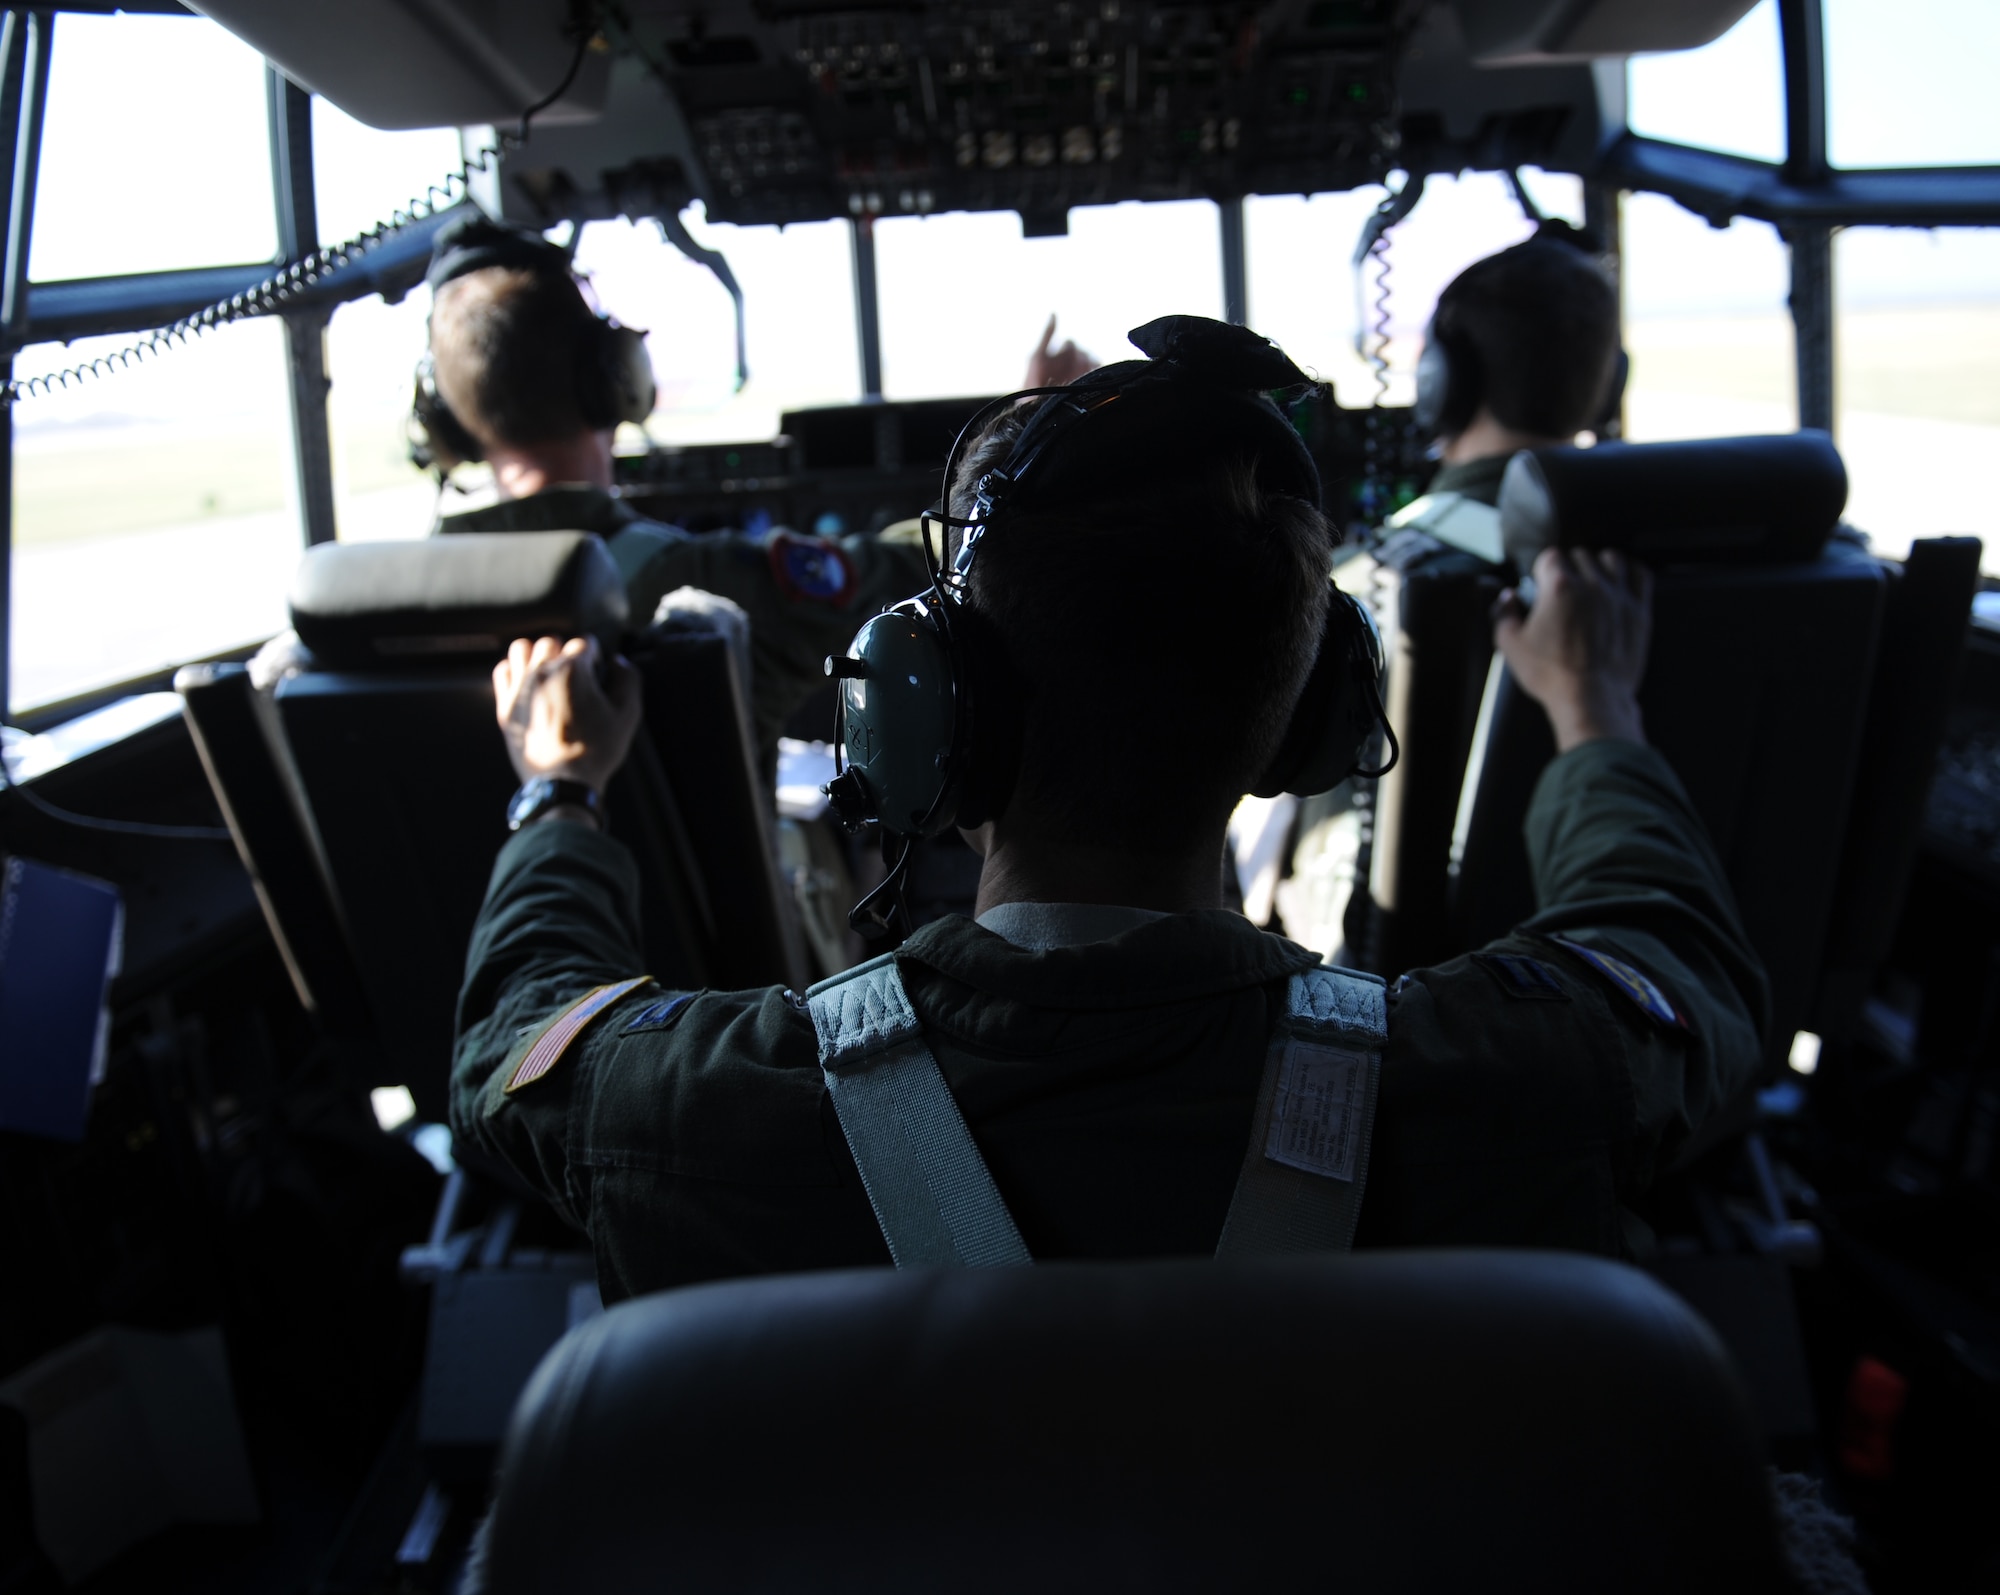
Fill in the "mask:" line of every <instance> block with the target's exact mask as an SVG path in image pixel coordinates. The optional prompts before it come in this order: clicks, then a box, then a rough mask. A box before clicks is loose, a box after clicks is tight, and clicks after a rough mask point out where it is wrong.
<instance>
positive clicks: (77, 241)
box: [28, 14, 278, 282]
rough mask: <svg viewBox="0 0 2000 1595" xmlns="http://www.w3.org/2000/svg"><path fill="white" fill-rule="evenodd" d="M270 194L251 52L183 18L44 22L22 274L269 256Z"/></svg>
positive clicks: (49, 275)
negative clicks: (37, 138) (51, 33)
mask: <svg viewBox="0 0 2000 1595" xmlns="http://www.w3.org/2000/svg"><path fill="white" fill-rule="evenodd" d="M270 194H271V154H270V137H269V134H268V133H267V132H266V119H265V91H264V62H263V59H262V58H261V57H260V56H259V55H258V54H257V52H256V51H255V50H253V49H251V48H250V47H249V46H248V45H247V44H244V43H242V42H241V41H240V40H238V39H236V38H234V37H232V36H231V35H230V34H228V33H225V32H224V31H223V30H222V29H221V28H220V27H218V26H217V25H216V24H215V23H213V22H207V21H203V20H199V19H196V18H192V17H145V16H115V17H92V16H76V15H70V14H64V15H62V16H60V17H59V18H57V21H56V27H55V45H54V49H53V50H52V52H51V53H50V56H49V94H48V110H47V115H46V119H45V121H44V123H43V131H42V161H41V168H40V175H39V180H38V184H37V187H36V192H35V228H34V237H33V241H32V246H31V248H30V250H29V255H28V271H29V276H30V277H31V278H32V279H33V280H34V281H37V282H56V281H60V280H63V279H66V278H72V277H106V276H123V275H127V274H130V273H133V272H143V271H170V270H174V269H177V268H183V267H190V266H225V265H242V264H249V263H252V262H257V261H266V260H271V259H274V258H275V257H276V255H277V252H278V234H277V222H276V219H275V215H274V212H273V208H272V205H271V201H270ZM246 196H250V198H249V201H248V202H247V203H246Z"/></svg>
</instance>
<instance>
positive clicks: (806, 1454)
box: [483, 1252, 1781, 1595]
mask: <svg viewBox="0 0 2000 1595" xmlns="http://www.w3.org/2000/svg"><path fill="white" fill-rule="evenodd" d="M485 1550H486V1555H485V1557H484V1573H483V1576H484V1578H485V1580H486V1588H487V1589H488V1590H489V1591H490V1592H492V1595H511V1592H518V1591H531V1590H532V1591H554V1590H583V1589H588V1590H592V1591H597V1592H600V1595H611V1592H618V1591H627V1590H633V1591H636V1590H641V1589H646V1590H652V1589H665V1588H671V1589H674V1590H678V1591H710V1590H722V1589H729V1590H785V1591H795V1590H857V1591H859V1590H867V1591H871V1592H899V1591H911V1592H915V1591H919V1590H923V1591H934V1590H941V1589H951V1590H994V1591H1001V1590H1006V1591H1015V1592H1018V1591H1022V1590H1036V1591H1047V1590H1079V1591H1081V1590H1089V1591H1093V1592H1095V1591H1102V1590H1107V1589H1133V1590H1139V1589H1143V1590H1148V1591H1155V1592H1158V1591H1179V1590H1190V1591H1192V1590H1226V1589H1260V1590H1278V1589H1290V1588H1298V1589H1307V1588H1310V1589H1354V1590H1387V1589H1396V1590H1432V1589H1436V1590H1453V1591H1461V1590H1474V1589H1476V1590H1515V1589H1518V1590H1528V1589H1533V1590H1536V1591H1552V1590H1553V1591H1561V1590H1577V1591H1583V1590H1590V1591H1602V1590H1611V1589H1616V1590H1620V1591H1628V1592H1629V1591H1644V1590H1660V1591H1666V1590H1676V1591H1679V1590H1692V1589H1700V1590H1704V1591H1716V1590H1748V1589H1769V1588H1774V1587H1781V1586H1780V1585H1779V1584H1778V1579H1779V1574H1778V1562H1777V1555H1778V1553H1777V1549H1776V1539H1775V1531H1774V1528H1773V1525H1772V1520H1771V1510H1770V1503H1769V1498H1768V1495H1767V1493H1766V1488H1765V1484H1764V1478H1763V1471H1762V1467H1761V1458H1760V1456H1759V1452H1758V1442H1757V1439H1756V1428H1755V1424H1754V1422H1753V1420H1752V1419H1751V1417H1750V1415H1749V1413H1748V1410H1747V1408H1746V1406H1745V1403H1744V1399H1743V1396H1742V1395H1741V1393H1740V1391H1739V1390H1738V1388H1737V1385H1736V1382H1735V1379H1734V1376H1733V1373H1732V1372H1731V1370H1730V1368H1729V1366H1728V1364H1727V1361H1726V1358H1725V1356H1724V1354H1723V1352H1722V1350H1721V1349H1720V1347H1719V1346H1718V1344H1717V1343H1716V1341H1715V1339H1714V1338H1713V1336H1712V1335H1711V1333H1710V1332H1709V1331H1708V1329H1707V1328H1706V1327H1705V1326H1704V1325H1702V1324H1701V1323H1700V1322H1699V1321H1698V1320H1697V1319H1696V1318H1695V1317H1694V1315H1693V1314H1692V1313H1691V1312H1689V1311H1688V1309H1687V1308H1686V1307H1684V1306H1683V1305H1682V1304H1681V1303H1680V1302H1679V1301H1678V1300H1677V1299H1675V1298H1674V1297H1672V1296H1671V1295H1669V1294H1668V1293H1667V1292H1666V1291H1665V1290H1663V1289H1662V1288H1660V1287H1659V1286H1658V1285H1656V1284H1654V1283H1653V1282H1652V1281H1651V1280H1649V1279H1647V1278H1646V1277H1645V1276H1644V1275H1641V1274H1639V1273H1637V1272H1635V1271H1633V1270H1631V1269H1627V1268H1624V1267H1621V1266H1619V1265H1616V1264H1611V1263H1606V1262H1602V1261H1598V1260H1595V1259H1590V1258H1583V1257H1574V1256H1559V1255H1555V1254H1548V1253H1502V1252H1481V1253H1472V1252H1466V1253H1449V1252H1429V1253H1401V1254H1398V1253H1375V1254H1362V1255H1357V1256H1349V1257H1341V1258H1323V1259H1322V1258H1314V1259H1306V1260H1287V1261H1284V1262H1280V1263H1259V1264H1254V1265H1226V1264H1218V1263H1211V1262H1206V1261H1202V1262H1187V1263H1146V1264H1123V1265H1109V1266H1107V1265H1085V1264H1055V1265H1045V1266H1042V1267H1037V1268H1032V1269H1030V1268H994V1269H968V1270H961V1271H925V1270H914V1271H907V1272H900V1273H892V1272H890V1271H887V1270H879V1271H857V1272H846V1273H833V1272H829V1273H819V1274H806V1275H793V1276H783V1277H777V1278H769V1279H762V1280H747V1281H741V1282H730V1283H724V1284H716V1285H708V1286H700V1287H696V1288H693V1289H688V1290H680V1291H670V1292H666V1293H663V1294H660V1295H657V1296H651V1297H643V1298H640V1299H638V1300H636V1301H632V1302H628V1303H625V1304H623V1305H620V1306H618V1307H615V1308H613V1309H612V1310H611V1311H610V1312H608V1313H606V1314H605V1315H604V1316H603V1317H601V1318H600V1319H598V1320H596V1321H595V1322H593V1323H591V1324H589V1325H587V1326H585V1327H583V1328H581V1329H579V1330H577V1331H576V1332H575V1333H573V1334H572V1335H570V1336H569V1337H568V1338H567V1339H565V1340H564V1341H563V1342H561V1343H560V1344H559V1345H558V1346H557V1347H556V1349H555V1350H554V1351H552V1352H551V1353H550V1355H549V1356H548V1358H547V1359H546V1360H545V1361H544V1362H543V1364H542V1366H541V1368H540V1369H539V1370H538V1371H537V1373H536V1375H535V1377H534V1379H533V1380H532V1381H531V1382H530V1384H529V1386H528V1388H527V1390H526V1391H525V1392H524V1394H523V1396H522V1400H521V1403H520V1406H519V1407H518V1408H517V1409H516V1412H515V1417H514V1422H513V1426H512V1428H511V1430H510V1433H509V1436H508V1440H507V1445H506V1450H505V1453H504V1457H503V1461H502V1464H501V1477H500V1483H499V1489H498V1495H497V1499H496V1504H495V1508H494V1513H493V1517H492V1520H491V1523H490V1528H489V1535H488V1541H487V1545H486V1547H485Z"/></svg>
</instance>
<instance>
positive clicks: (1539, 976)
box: [1472, 953, 1572, 1002]
mask: <svg viewBox="0 0 2000 1595" xmlns="http://www.w3.org/2000/svg"><path fill="white" fill-rule="evenodd" d="M1472 961H1473V962H1474V963H1475V964H1477V965H1478V966H1479V967H1480V968H1481V969H1483V970H1485V971H1486V973H1487V974H1489V975H1491V976H1492V977H1493V978H1494V979H1495V980H1497V981H1498V982H1499V983H1500V989H1501V990H1502V991H1504V992H1506V993H1507V995H1508V996H1510V997H1513V998H1516V999H1518V1000H1520V1001H1522V1002H1569V1001H1571V1000H1572V999H1571V997H1570V994H1569V993H1568V992H1566V991H1564V990H1563V989H1562V983H1561V982H1560V981H1559V980H1557V979H1556V975H1555V971H1554V970H1553V969H1551V968H1549V966H1548V965H1547V964H1545V963H1543V962H1542V961H1541V960H1540V959H1539V958H1529V957H1526V956H1525V955H1523V954H1521V953H1474V954H1473V955H1472Z"/></svg>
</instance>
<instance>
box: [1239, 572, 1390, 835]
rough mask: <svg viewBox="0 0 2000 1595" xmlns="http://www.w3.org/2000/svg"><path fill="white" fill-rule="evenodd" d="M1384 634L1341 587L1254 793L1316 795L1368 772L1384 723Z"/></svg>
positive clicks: (1266, 794)
mask: <svg viewBox="0 0 2000 1595" xmlns="http://www.w3.org/2000/svg"><path fill="white" fill-rule="evenodd" d="M1381 702H1382V634H1381V632H1380V631H1378V630H1377V629H1376V626H1375V617H1374V616H1373V615H1371V614H1369V613H1368V609H1367V606H1366V605H1365V604H1363V603H1362V602H1361V600H1360V599H1358V598H1356V597H1354V596H1353V595H1352V594H1350V593H1344V592H1342V591H1341V590H1340V589H1339V588H1338V587H1336V588H1334V589H1333V592H1332V594H1331V600H1330V602H1329V603H1328V604H1327V610H1326V628H1325V629H1324V630H1323V631H1322V632H1321V633H1320V640H1319V652H1318V654H1317V655H1315V656H1314V658H1313V666H1312V669H1311V671H1310V672H1308V674H1307V676H1306V684H1305V687H1304V689H1303V690H1302V691H1301V692H1300V693H1299V701H1298V702H1297V703H1296V704H1294V705H1293V706H1292V718H1291V723H1290V724H1289V725H1288V726H1287V727H1286V728H1285V735H1284V738H1283V740H1282V741H1280V742H1279V744H1278V751H1277V753H1276V754H1274V755H1273V756H1272V759H1271V762H1270V764H1269V765H1268V766H1266V768H1265V770H1264V774H1263V776H1262V777H1261V778H1260V779H1259V780H1258V782H1257V784H1256V785H1255V786H1254V787H1252V788H1251V791H1252V792H1253V793H1254V794H1255V795H1256V796H1258V797H1266V798H1268V797H1276V796H1278V795H1279V793H1281V792H1292V793H1296V794H1297V795H1298V796H1300V797H1310V796H1312V795H1313V794H1314V793H1316V792H1329V791H1331V790H1332V789H1333V788H1334V787H1337V786H1339V785H1340V783H1341V782H1342V781H1345V780H1346V779H1347V778H1348V777H1349V776H1350V775H1352V774H1354V772H1355V771H1356V770H1358V769H1360V768H1361V764H1362V761H1363V760H1364V759H1365V758H1366V757H1367V755H1368V752H1369V744H1370V743H1372V742H1373V741H1374V738H1375V732H1376V730H1377V728H1378V727H1379V725H1380V724H1381V719H1382V711H1381Z"/></svg>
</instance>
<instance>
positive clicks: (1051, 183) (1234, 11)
mask: <svg viewBox="0 0 2000 1595" xmlns="http://www.w3.org/2000/svg"><path fill="white" fill-rule="evenodd" d="M197 3H198V5H199V9H201V10H202V11H204V12H205V13H207V14H208V15H209V16H211V17H213V18H214V19H215V20H216V21H218V22H220V23H221V24H223V25H224V26H225V27H227V28H229V29H231V31H233V32H235V33H237V34H238V35H240V36H241V37H242V38H244V39H245V40H247V41H248V42H249V43H251V44H252V45H254V46H255V47H256V48H258V49H259V50H261V51H262V52H263V53H264V54H265V55H266V56H267V57H269V58H270V59H271V60H272V61H274V62H275V63H276V64H277V65H279V66H280V67H282V68H283V69H284V70H285V71H286V72H287V73H288V74H289V75H290V76H291V77H292V78H293V79H294V80H295V81H297V82H299V83H301V84H303V85H304V86H306V87H307V88H310V89H312V90H313V91H314V92H316V93H318V94H320V95H322V96H324V97H325V98H326V99H328V100H331V101H332V102H333V103H334V104H336V105H338V106H340V107H341V108H342V109H343V110H345V111H347V112H349V114H351V115H353V116H356V117H357V118H359V119H360V120H362V121H364V122H368V123H370V124H371V125H374V126H377V127H420V126H440V125H457V126H467V125H475V124H485V123H493V124H498V125H501V126H503V127H504V126H510V125H512V124H513V123H515V122H516V121H517V120H518V119H519V117H520V114H521V112H522V110H523V109H524V108H526V107H527V106H529V105H531V104H533V103H535V102H537V101H539V100H541V99H543V98H544V97H546V96H548V95H549V94H550V93H551V91H553V90H555V89H556V88H557V86H558V85H559V84H563V83H564V82H565V79H566V77H567V78H568V84H567V87H565V88H564V89H563V92H562V93H561V94H559V95H557V96H556V97H555V99H554V101H553V103H551V104H550V105H549V107H548V108H547V109H546V110H544V111H542V112H541V113H539V114H538V115H537V117H536V119H535V123H534V133H533V137H532V139H531V140H530V141H529V143H528V144H527V145H526V146H525V147H523V148H521V149H519V150H516V151H513V152H512V153H510V154H509V156H508V158H507V160H506V162H505V172H504V178H505V191H504V192H505V201H504V203H505V207H506V209H508V210H509V211H510V212H516V211H518V212H521V213H523V214H526V215H536V216H539V217H541V218H542V219H545V220H550V221H553V220H556V219H559V218H563V217H571V218H579V219H581V218H589V217H594V216H604V215H614V214H619V213H624V214H630V215H648V214H658V213H659V212H661V211H662V210H664V209H667V208H672V209H676V210H677V209H679V208H680V207H681V206H683V205H685V204H687V203H688V202H690V201H691V200H693V199H696V198H700V199H702V200H703V201H705V203H706V206H707V210H708V214H709V215H710V216H711V217H713V218H715V219H718V220H727V221H735V222H793V221H811V220H818V219H822V218H825V217H829V216H849V215H870V214H882V215H895V214H911V213H916V214H922V213H926V212H930V211H946V210H1016V211H1019V212H1020V213H1021V214H1022V216H1023V218H1024V219H1025V220H1026V222H1027V224H1028V226H1029V228H1030V229H1031V230H1059V229H1060V228H1061V226H1062V218H1063V216H1064V215H1065V214H1066V213H1067V211H1068V210H1069V208H1070V207H1071V206H1075V205H1093V204H1106V203H1111V202H1114V201H1118V200H1127V199H1149V200H1161V199H1182V198H1192V197H1197V196H1209V197H1213V198H1225V197H1230V196H1234V195H1239V194H1245V193H1293V192H1314V191H1319V190H1327V189H1343V188H1350V187H1353V186H1355V185H1357V184H1361V183H1366V182H1369V181H1372V180H1375V179H1377V178H1379V177H1380V176H1381V174H1382V173H1383V172H1385V171H1386V170H1388V169H1390V168H1392V167H1405V168H1410V169H1418V170H1429V169H1451V168H1457V167H1460V166H1466V165H1475V166H1500V165H1517V164H1535V165H1541V166H1548V167H1555V168H1559V169H1570V170H1577V169H1582V168H1584V167H1586V166H1588V165H1589V164H1590V162H1591V160H1592V158H1593V157H1594V155H1595V154H1596V152H1597V151H1598V150H1599V149H1600V148H1601V147H1602V143H1603V140H1604V138H1605V136H1606V134H1607V132H1609V131H1613V130H1615V129H1616V127H1617V126H1618V125H1620V124H1621V123H1622V120H1623V105H1622V92H1623V91H1622V74H1620V73H1619V72H1618V71H1617V70H1616V69H1615V61H1614V63H1613V68H1612V70H1609V71H1607V70H1606V69H1605V65H1604V64H1602V58H1605V57H1612V58H1615V57H1617V56H1618V55H1621V54H1623V53H1626V52H1629V51H1631V50H1634V49H1648V50H1654V49H1673V48H1687V47H1691V46H1694V45H1698V44H1702V43H1705V42H1707V41H1708V40H1709V39H1711V38H1714V37H1716V36H1718V35H1720V34H1721V33H1722V32H1723V31H1725V30H1726V29H1727V28H1728V27H1729V26H1731V25H1732V24H1733V23H1734V22H1735V21H1736V19H1737V18H1738V17H1739V16H1741V15H1742V13H1743V12H1745V11H1746V10H1748V9H1749V6H1750V4H1751V3H1752V0H1452V3H1450V4H1427V3H1426V0H1277V3H1275V4H1266V5H1256V4H1236V5H1228V4H1215V5H1205V4H1187V3H1163V0H1042V3H1035V4H1011V5H988V4H977V3H973V4H963V3H958V4H943V3H937V0H901V3H898V4H881V5H877V6H874V7H872V8H860V7H857V6H856V5H855V4H854V3H853V0H716V3H713V4H708V5H701V6H692V5H688V4H686V3H675V4H668V3H660V0H628V3H626V4H622V5H621V4H610V5H604V6H598V7H594V8H586V9H590V10H592V11H593V12H594V15H595V17H596V19H597V22H598V24H599V31H598V32H597V33H596V34H595V36H593V37H591V38H590V39H589V41H588V43H583V44H580V35H579V33H578V31H577V30H576V29H574V28H573V27H571V26H570V23H569V17H570V7H569V6H568V5H566V4H564V3H563V0H484V3H480V0H344V3H343V4H342V5H339V6H300V5H297V4H295V3H294V0H197ZM579 51H580V54H579ZM573 67H574V68H575V70H574V72H573V73H572V68H573Z"/></svg>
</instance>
